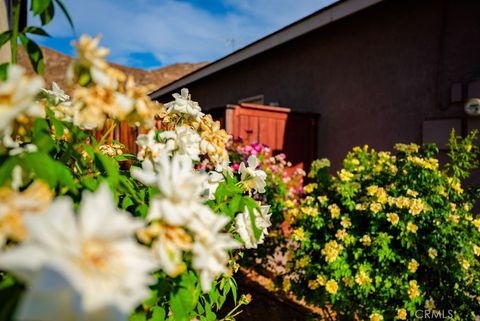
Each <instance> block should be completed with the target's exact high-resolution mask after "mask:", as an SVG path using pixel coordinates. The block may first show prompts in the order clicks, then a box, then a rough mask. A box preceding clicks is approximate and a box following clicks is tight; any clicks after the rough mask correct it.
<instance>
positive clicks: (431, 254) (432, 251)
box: [428, 247, 438, 259]
mask: <svg viewBox="0 0 480 321" xmlns="http://www.w3.org/2000/svg"><path fill="white" fill-rule="evenodd" d="M437 255H438V252H437V250H435V249H434V248H432V247H431V248H429V249H428V256H429V257H430V258H432V259H434V258H436V257H437Z"/></svg>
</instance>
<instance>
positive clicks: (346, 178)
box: [338, 168, 355, 182]
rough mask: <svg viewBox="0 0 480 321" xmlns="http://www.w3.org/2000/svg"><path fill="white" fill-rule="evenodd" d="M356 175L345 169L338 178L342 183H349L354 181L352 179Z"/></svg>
mask: <svg viewBox="0 0 480 321" xmlns="http://www.w3.org/2000/svg"><path fill="white" fill-rule="evenodd" d="M354 176H355V175H353V174H352V173H351V172H349V171H347V170H346V169H343V168H342V170H341V171H340V172H339V173H338V177H339V178H340V180H341V181H342V182H349V181H351V180H352V178H353V177H354Z"/></svg>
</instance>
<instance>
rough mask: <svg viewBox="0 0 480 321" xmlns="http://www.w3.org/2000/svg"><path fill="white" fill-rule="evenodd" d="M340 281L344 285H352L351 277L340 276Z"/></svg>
mask: <svg viewBox="0 0 480 321" xmlns="http://www.w3.org/2000/svg"><path fill="white" fill-rule="evenodd" d="M342 281H343V283H344V284H345V286H348V287H349V288H351V287H353V285H354V282H353V279H352V278H351V277H348V276H344V277H343V278H342Z"/></svg>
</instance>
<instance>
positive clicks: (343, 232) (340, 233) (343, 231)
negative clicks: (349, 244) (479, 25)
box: [335, 229, 348, 240]
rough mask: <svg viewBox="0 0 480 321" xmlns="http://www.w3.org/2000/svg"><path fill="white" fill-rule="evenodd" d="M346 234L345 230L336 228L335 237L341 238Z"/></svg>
mask: <svg viewBox="0 0 480 321" xmlns="http://www.w3.org/2000/svg"><path fill="white" fill-rule="evenodd" d="M347 235H348V233H347V230H345V229H343V230H337V233H336V234H335V237H336V238H337V239H339V240H343V239H344V238H345V237H346V236H347Z"/></svg>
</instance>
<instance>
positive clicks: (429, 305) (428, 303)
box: [425, 297, 436, 310]
mask: <svg viewBox="0 0 480 321" xmlns="http://www.w3.org/2000/svg"><path fill="white" fill-rule="evenodd" d="M435 308H436V306H435V301H434V300H433V299H432V297H430V299H428V300H425V309H427V310H434V309H435Z"/></svg>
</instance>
